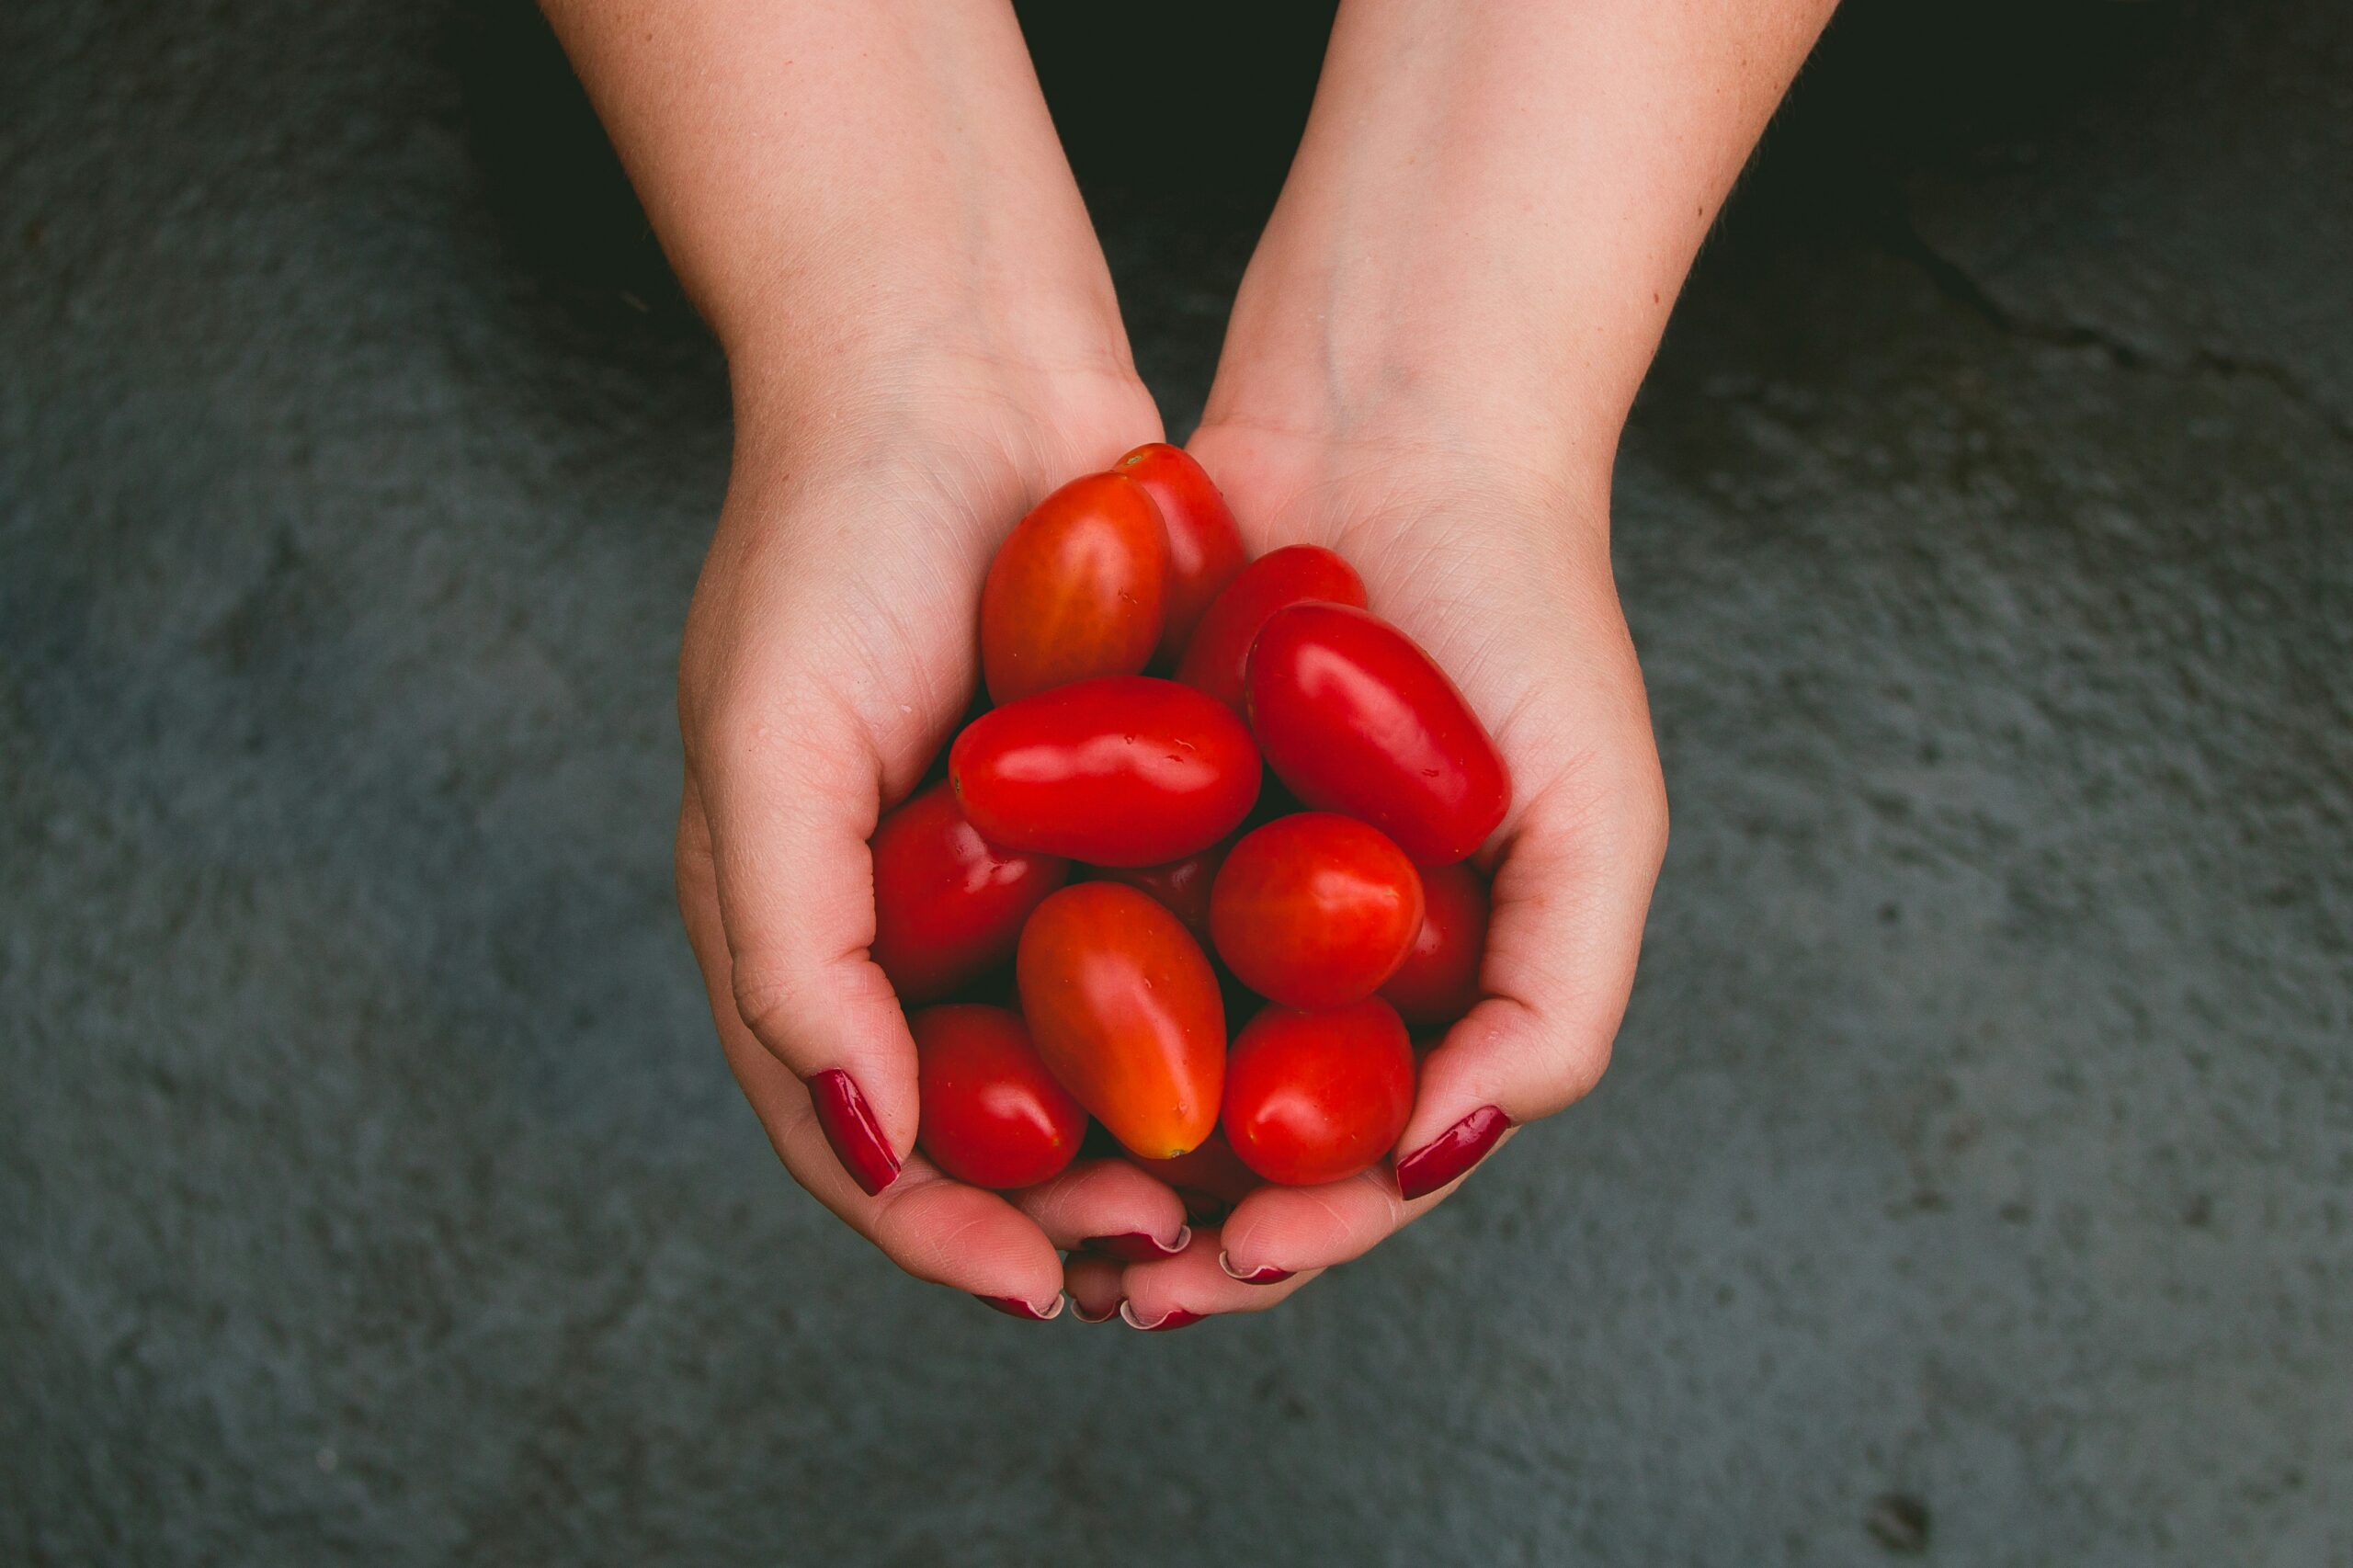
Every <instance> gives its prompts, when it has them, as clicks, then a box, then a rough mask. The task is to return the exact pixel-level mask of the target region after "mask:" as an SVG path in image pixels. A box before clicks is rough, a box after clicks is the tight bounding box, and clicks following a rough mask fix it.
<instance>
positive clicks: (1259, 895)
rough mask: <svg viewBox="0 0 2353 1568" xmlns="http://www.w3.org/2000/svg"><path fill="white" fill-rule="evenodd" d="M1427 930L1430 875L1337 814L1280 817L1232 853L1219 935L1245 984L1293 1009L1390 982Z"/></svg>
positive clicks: (1218, 892)
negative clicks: (1426, 879)
mask: <svg viewBox="0 0 2353 1568" xmlns="http://www.w3.org/2000/svg"><path fill="white" fill-rule="evenodd" d="M1421 928H1422V879H1421V877H1420V876H1419V875H1418V874H1416V873H1415V870H1414V863H1413V862H1412V861H1411V860H1408V859H1406V858H1405V852H1404V850H1402V849H1400V848H1398V847H1397V846H1395V845H1394V844H1392V843H1391V842H1390V841H1389V838H1388V836H1387V835H1385V834H1383V833H1382V832H1381V830H1380V829H1379V828H1376V827H1369V826H1367V825H1366V824H1363V823H1360V822H1358V821H1356V820H1355V819H1354V818H1352V817H1344V816H1336V815H1334V814H1333V813H1332V812H1302V813H1301V814H1299V815H1298V816H1290V817H1279V818H1277V819H1276V820H1275V821H1273V822H1270V823H1268V824H1267V825H1266V826H1264V827H1262V828H1259V829H1257V830H1256V832H1254V833H1250V834H1246V835H1244V836H1243V838H1242V840H1241V841H1240V842H1239V843H1237V844H1236V845H1234V846H1233V850H1232V851H1231V852H1229V853H1228V854H1227V856H1226V858H1225V865H1224V867H1223V868H1222V869H1221V870H1220V871H1219V872H1218V875H1217V885H1216V887H1215V889H1214V890H1213V891H1212V892H1211V896H1210V935H1211V938H1212V939H1213V940H1214V941H1215V942H1216V943H1217V951H1218V956H1219V957H1220V958H1222V959H1223V960H1225V962H1226V967H1227V968H1229V969H1231V970H1233V972H1234V975H1235V977H1236V978H1237V979H1239V980H1240V981H1241V982H1242V983H1243V984H1245V985H1247V986H1248V987H1250V989H1251V990H1253V991H1256V993H1258V994H1259V995H1261V996H1265V997H1267V998H1270V999H1271V1000H1273V1001H1276V1002H1279V1003H1280V1004H1282V1005H1283V1006H1286V1007H1336V1006H1341V1005H1342V1004H1343V1003H1347V1002H1359V1001H1362V1000H1363V999H1364V998H1365V997H1367V996H1370V995H1371V994H1373V993H1374V992H1375V991H1377V990H1379V989H1380V988H1381V982H1383V981H1385V980H1387V979H1388V978H1389V977H1390V976H1391V975H1392V974H1394V973H1395V972H1396V971H1397V966H1398V965H1399V964H1401V963H1403V962H1404V961H1405V955H1406V954H1407V953H1408V952H1409V951H1411V950H1412V949H1413V946H1414V937H1415V933H1416V932H1418V931H1420V930H1421Z"/></svg>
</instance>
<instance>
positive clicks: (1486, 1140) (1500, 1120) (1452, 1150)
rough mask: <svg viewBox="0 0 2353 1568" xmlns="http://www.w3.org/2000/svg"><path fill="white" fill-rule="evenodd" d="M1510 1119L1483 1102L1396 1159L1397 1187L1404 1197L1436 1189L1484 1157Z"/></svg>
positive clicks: (1505, 1129) (1414, 1196) (1507, 1128)
mask: <svg viewBox="0 0 2353 1568" xmlns="http://www.w3.org/2000/svg"><path fill="white" fill-rule="evenodd" d="M1510 1127H1511V1118H1509V1117H1507V1116H1506V1115H1505V1114H1504V1113H1503V1112H1502V1110H1500V1109H1499V1108H1496V1107H1495V1106H1491V1105H1483V1106H1481V1107H1480V1108H1478V1109H1477V1110H1474V1111H1472V1113H1471V1114H1470V1115H1469V1116H1466V1117H1464V1118H1463V1119H1461V1120H1460V1121H1458V1122H1456V1123H1455V1124H1454V1125H1453V1126H1451V1127H1449V1128H1448V1129H1447V1130H1446V1131H1443V1132H1441V1133H1439V1134H1438V1136H1437V1137H1435V1138H1433V1139H1431V1140H1430V1141H1429V1142H1427V1143H1425V1144H1423V1145H1422V1146H1421V1147H1420V1148H1418V1149H1416V1150H1415V1151H1414V1152H1413V1153H1410V1154H1408V1155H1406V1156H1405V1157H1404V1159H1402V1160H1400V1161H1398V1162H1397V1189H1398V1190H1399V1191H1400V1192H1402V1193H1404V1195H1405V1200H1406V1201H1407V1202H1409V1203H1410V1202H1412V1201H1413V1200H1414V1199H1416V1198H1420V1197H1423V1196H1424V1195H1426V1194H1427V1193H1432V1192H1436V1191H1437V1190H1438V1188H1439V1187H1444V1186H1445V1185H1446V1184H1447V1183H1448V1182H1450V1181H1452V1180H1453V1179H1454V1178H1455V1177H1456V1176H1461V1174H1462V1173H1463V1172H1464V1171H1467V1170H1469V1169H1470V1168H1471V1167H1472V1165H1477V1164H1478V1163H1479V1162H1480V1161H1481V1160H1483V1159H1484V1158H1486V1156H1487V1151H1488V1150H1490V1149H1492V1148H1494V1147H1495V1140H1496V1139H1498V1138H1500V1137H1502V1136H1503V1135H1504V1134H1505V1132H1506V1131H1509V1130H1510Z"/></svg>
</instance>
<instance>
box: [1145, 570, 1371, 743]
mask: <svg viewBox="0 0 2353 1568" xmlns="http://www.w3.org/2000/svg"><path fill="white" fill-rule="evenodd" d="M1364 602H1365V598H1364V579H1363V578H1361V577H1359V576H1358V575H1357V569H1356V568H1355V567H1353V566H1351V565H1349V564H1348V563H1347V562H1345V561H1343V560H1341V559H1340V558H1339V557H1338V556H1337V555H1335V554H1334V553H1333V552H1332V551H1328V550H1325V549H1324V547H1323V546H1321V545H1314V544H1292V545H1286V546H1284V547H1283V548H1282V549H1280V550H1277V551H1268V552H1267V554H1265V555H1262V556H1260V557H1258V559H1257V560H1256V561H1253V562H1250V564H1249V565H1247V566H1245V567H1244V568H1243V569H1242V572H1241V574H1240V575H1238V576H1236V577H1235V578H1234V579H1233V582H1231V583H1229V584H1227V585H1226V588H1225V592H1223V593H1222V594H1220V595H1219V596H1218V597H1217V600H1216V602H1215V603H1213V604H1211V606H1210V608H1209V611H1208V613H1207V614H1205V615H1203V616H1202V617H1201V624H1200V626H1199V628H1198V629H1197V630H1196V631H1194V633H1193V640H1192V641H1191V642H1188V643H1187V644H1186V647H1185V657H1184V660H1183V662H1182V663H1180V664H1179V665H1177V666H1176V678H1177V679H1178V680H1181V681H1183V682H1184V683H1185V684H1186V685H1187V686H1193V687H1199V688H1200V689H1201V690H1203V691H1206V692H1208V693H1209V694H1210V695H1211V697H1214V698H1216V699H1218V700H1219V701H1220V702H1222V703H1224V704H1225V705H1226V706H1227V707H1229V708H1231V709H1233V710H1234V711H1235V712H1237V713H1239V712H1240V711H1242V679H1243V670H1244V667H1245V664H1246V663H1247V661H1248V659H1249V657H1250V644H1251V643H1252V642H1256V640H1257V636H1258V631H1259V629H1260V628H1262V627H1264V626H1265V625H1266V624H1267V617H1268V616H1270V615H1272V614H1274V613H1275V611H1277V610H1279V609H1282V608H1285V607H1287V606H1290V605H1299V604H1343V605H1355V606H1357V607H1358V608H1363V606H1364Z"/></svg>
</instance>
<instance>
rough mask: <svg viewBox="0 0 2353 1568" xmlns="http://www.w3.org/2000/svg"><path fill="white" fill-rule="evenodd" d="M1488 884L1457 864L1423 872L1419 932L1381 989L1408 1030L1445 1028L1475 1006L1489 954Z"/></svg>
mask: <svg viewBox="0 0 2353 1568" xmlns="http://www.w3.org/2000/svg"><path fill="white" fill-rule="evenodd" d="M1487 914H1488V897H1487V879H1486V878H1484V877H1483V876H1481V875H1480V874H1479V873H1478V872H1476V871H1474V870H1472V869H1471V868H1470V867H1468V866H1465V865H1461V864H1456V865H1452V866H1433V867H1430V868H1428V869H1426V870H1424V871H1423V872H1422V928H1421V931H1420V933H1419V934H1418V935H1416V936H1415V938H1414V947H1413V950H1412V951H1411V952H1408V953H1407V954H1406V955H1405V961H1404V963H1402V964H1400V965H1398V966H1397V972H1396V973H1394V974H1392V975H1391V976H1390V977H1389V979H1388V980H1387V982H1386V983H1383V984H1382V986H1381V1000H1383V1001H1385V1002H1387V1003H1388V1004H1389V1005H1390V1006H1392V1007H1394V1008H1396V1009H1397V1016H1398V1017H1401V1018H1403V1019H1404V1020H1405V1023H1406V1026H1407V1027H1408V1028H1416V1029H1427V1028H1445V1027H1446V1026H1447V1025H1449V1024H1451V1023H1453V1022H1454V1021H1455V1020H1456V1019H1458V1018H1460V1017H1462V1015H1463V1014H1465V1013H1468V1012H1469V1011H1470V1010H1471V1009H1472V1007H1474V1006H1477V1005H1478V1002H1479V965H1480V962H1481V960H1483V959H1484V958H1485V957H1486V952H1487Z"/></svg>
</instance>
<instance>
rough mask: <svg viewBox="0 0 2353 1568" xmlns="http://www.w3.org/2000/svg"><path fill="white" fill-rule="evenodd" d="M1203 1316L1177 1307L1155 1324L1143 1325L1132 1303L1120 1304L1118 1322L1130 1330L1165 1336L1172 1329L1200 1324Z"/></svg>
mask: <svg viewBox="0 0 2353 1568" xmlns="http://www.w3.org/2000/svg"><path fill="white" fill-rule="evenodd" d="M1204 1315H1205V1314H1203V1313H1200V1312H1187V1311H1186V1310H1185V1309H1184V1308H1182V1307H1178V1308H1176V1310H1175V1311H1173V1312H1168V1313H1166V1314H1165V1315H1164V1316H1162V1317H1161V1318H1159V1319H1158V1320H1157V1321H1155V1322H1153V1323H1145V1322H1142V1320H1141V1319H1139V1318H1138V1317H1137V1316H1136V1309H1135V1303H1133V1302H1132V1301H1121V1302H1120V1322H1121V1323H1124V1324H1127V1325H1128V1326H1129V1327H1130V1328H1140V1329H1142V1330H1143V1331H1144V1332H1145V1333H1146V1334H1165V1333H1166V1332H1167V1331H1168V1330H1170V1329H1172V1328H1183V1327H1184V1326H1185V1325H1186V1324H1194V1323H1199V1322H1200V1321H1201V1318H1202V1317H1203V1316H1204Z"/></svg>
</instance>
